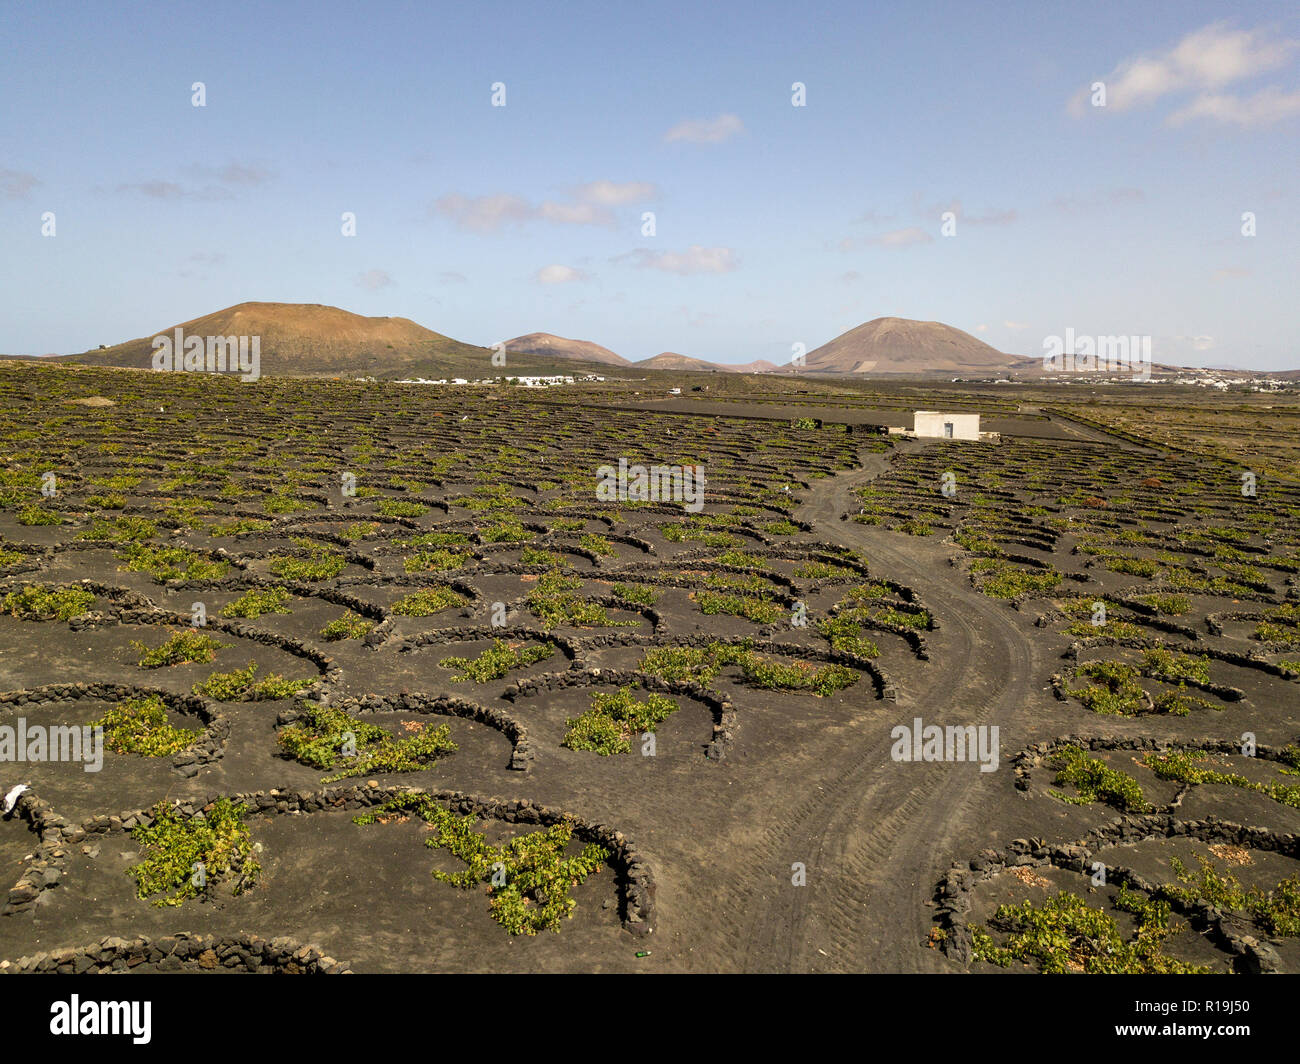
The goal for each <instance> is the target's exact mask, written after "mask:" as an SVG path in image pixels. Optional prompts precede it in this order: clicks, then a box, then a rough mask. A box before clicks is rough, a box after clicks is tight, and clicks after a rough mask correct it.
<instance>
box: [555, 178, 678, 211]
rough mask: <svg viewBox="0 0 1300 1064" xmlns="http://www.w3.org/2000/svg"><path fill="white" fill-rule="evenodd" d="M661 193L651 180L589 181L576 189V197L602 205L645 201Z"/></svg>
mask: <svg viewBox="0 0 1300 1064" xmlns="http://www.w3.org/2000/svg"><path fill="white" fill-rule="evenodd" d="M658 195H659V188H658V186H657V185H654V184H652V183H650V182H649V181H624V182H621V183H620V182H617V181H589V182H588V183H587V184H585V185H579V186H578V187H577V189H575V190H574V196H575V198H576V199H578V200H580V201H581V202H583V203H595V204H597V205H599V206H601V207H623V206H626V205H627V204H629V203H644V202H645V201H646V200H652V199H655V198H656V197H657V196H658Z"/></svg>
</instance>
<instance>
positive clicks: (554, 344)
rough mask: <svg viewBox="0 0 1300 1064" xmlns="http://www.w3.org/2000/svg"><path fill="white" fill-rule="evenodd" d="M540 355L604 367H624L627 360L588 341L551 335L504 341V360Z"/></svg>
mask: <svg viewBox="0 0 1300 1064" xmlns="http://www.w3.org/2000/svg"><path fill="white" fill-rule="evenodd" d="M515 353H519V354H524V355H542V356H544V357H546V358H567V359H572V360H573V361H575V362H597V363H600V364H601V365H605V366H626V365H628V364H629V363H628V360H627V359H625V358H624V357H623V356H622V355H616V354H614V352H613V351H611V350H610V349H609V348H608V347H601V346H600V344H593V343H592V342H591V341H589V340H570V339H568V338H566V337H563V336H556V335H554V334H553V333H542V332H535V333H528V334H527V335H526V336H516V337H515V338H514V339H513V340H507V341H506V358H509V357H510V356H511V355H512V354H515Z"/></svg>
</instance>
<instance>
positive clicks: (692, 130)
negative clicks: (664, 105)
mask: <svg viewBox="0 0 1300 1064" xmlns="http://www.w3.org/2000/svg"><path fill="white" fill-rule="evenodd" d="M744 131H745V123H744V122H742V121H741V120H740V118H739V117H738V116H737V115H733V114H721V115H718V117H717V118H690V119H687V120H686V121H684V122H678V123H677V125H675V126H673V128H672V129H670V130H669V131H668V132H667V133H665V134H664V142H665V143H667V144H672V143H673V142H674V141H679V140H684V141H686V142H687V143H688V144H720V143H722V142H723V141H724V140H728V139H730V138H731V137H734V136H735V135H736V134H738V133H743V132H744Z"/></svg>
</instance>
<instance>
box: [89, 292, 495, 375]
mask: <svg viewBox="0 0 1300 1064" xmlns="http://www.w3.org/2000/svg"><path fill="white" fill-rule="evenodd" d="M178 328H179V329H182V330H183V331H184V334H185V336H187V337H188V336H204V337H207V336H247V337H250V338H251V337H254V336H256V337H260V345H261V346H260V351H261V372H262V375H263V376H338V375H348V376H356V375H374V376H401V375H402V374H404V373H407V372H425V373H427V372H429V371H442V372H453V371H455V372H461V371H464V372H468V373H481V374H482V375H484V376H490V375H492V372H493V371H492V368H491V367H492V364H491V356H492V352H491V351H490V350H488V349H487V348H483V347H475V346H473V345H471V344H465V343H461V342H460V341H459V340H453V339H451V338H450V337H448V336H443V335H442V334H441V333H436V332H434V331H433V330H432V329H426V328H424V326H422V325H417V324H416V323H415V322H413V321H411V320H410V319H408V318H367V317H363V316H362V315H360V314H352V313H350V312H348V311H346V310H340V309H339V308H338V307H327V306H322V305H321V304H319V303H239V304H236V305H235V306H233V307H227V308H226V309H225V310H219V311H216V312H215V313H213V314H205V315H204V316H203V317H201V318H194V319H192V320H191V321H186V322H182V323H181V324H180V325H178V326H176V325H173V326H169V327H167V328H165V329H160V330H159V331H158V332H155V333H150V334H149V335H148V336H142V337H140V338H139V339H136V340H128V341H126V342H125V343H121V344H115V345H114V346H112V347H106V348H101V349H100V350H98V351H86V352H84V353H82V354H79V355H67V356H64V357H65V358H67V359H69V360H72V361H76V362H84V363H87V364H90V365H99V366H125V367H132V368H142V369H143V368H149V367H150V366H151V364H152V358H153V338H154V337H155V336H160V335H166V336H168V337H174V335H175V331H176V329H178Z"/></svg>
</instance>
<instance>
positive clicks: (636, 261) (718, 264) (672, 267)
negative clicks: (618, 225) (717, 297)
mask: <svg viewBox="0 0 1300 1064" xmlns="http://www.w3.org/2000/svg"><path fill="white" fill-rule="evenodd" d="M618 258H619V259H630V260H631V261H632V264H633V265H634V266H638V267H640V268H641V269H653V270H664V271H665V272H667V273H680V274H689V273H730V272H731V271H732V270H734V269H736V268H737V267H738V266H739V265H740V263H739V260H737V258H736V252H735V251H734V250H733V249H732V248H706V247H701V246H700V245H699V244H692V245H691V246H690V247H689V248H687V249H686V250H685V251H650V250H649V249H648V248H636V249H635V250H633V251H630V252H628V253H627V254H626V255H620V256H619V257H618Z"/></svg>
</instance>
